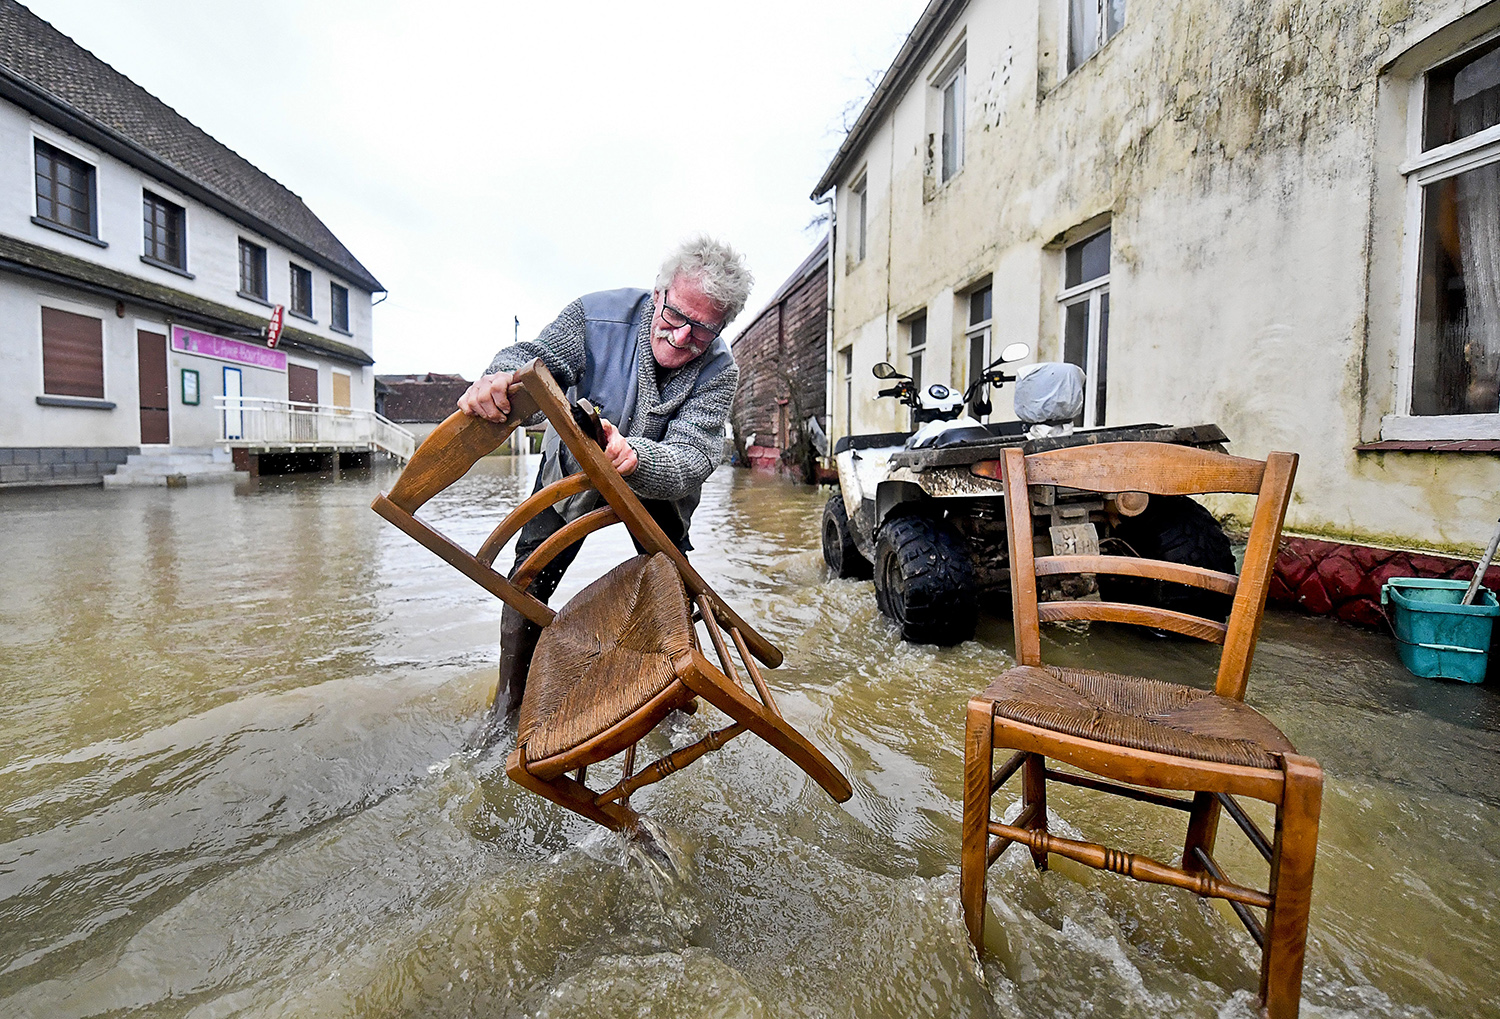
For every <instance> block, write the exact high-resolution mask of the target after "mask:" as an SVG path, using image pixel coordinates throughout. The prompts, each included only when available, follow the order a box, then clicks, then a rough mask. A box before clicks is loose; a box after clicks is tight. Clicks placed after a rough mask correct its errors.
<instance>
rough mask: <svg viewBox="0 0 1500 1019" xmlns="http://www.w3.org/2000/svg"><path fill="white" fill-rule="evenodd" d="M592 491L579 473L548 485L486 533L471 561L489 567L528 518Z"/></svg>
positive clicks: (587, 478) (586, 478)
mask: <svg viewBox="0 0 1500 1019" xmlns="http://www.w3.org/2000/svg"><path fill="white" fill-rule="evenodd" d="M593 487H594V486H593V484H591V483H590V482H589V476H588V475H587V474H584V473H583V472H581V471H580V472H579V473H577V474H569V475H568V476H567V477H566V478H562V479H561V480H558V481H554V482H552V484H550V485H548V486H547V487H546V488H543V489H542V490H541V491H540V492H533V493H532V494H531V496H530V497H529V498H527V499H526V501H525V502H523V503H521V505H519V506H517V507H516V508H515V509H513V510H511V511H510V512H509V513H508V514H506V517H505V519H504V520H502V521H500V524H499V526H498V527H496V528H495V529H494V530H493V531H491V532H490V536H489V537H488V538H486V539H484V544H483V545H480V546H479V551H478V552H476V553H475V554H474V558H476V559H478V560H479V561H480V562H482V563H484V564H485V565H489V564H491V563H493V562H494V561H495V557H496V556H497V555H499V554H500V550H501V549H502V548H504V547H505V543H506V542H508V541H510V539H512V538H514V537H515V536H516V535H517V534H519V533H520V531H521V528H523V527H525V526H526V525H527V523H529V522H530V520H531V518H532V517H534V516H536V515H537V514H538V513H540V512H541V511H542V510H544V509H546V508H547V507H548V506H551V505H553V504H555V503H559V502H561V501H562V500H564V499H569V498H572V497H573V496H575V495H578V494H579V493H580V492H585V491H587V490H588V489H590V488H593Z"/></svg>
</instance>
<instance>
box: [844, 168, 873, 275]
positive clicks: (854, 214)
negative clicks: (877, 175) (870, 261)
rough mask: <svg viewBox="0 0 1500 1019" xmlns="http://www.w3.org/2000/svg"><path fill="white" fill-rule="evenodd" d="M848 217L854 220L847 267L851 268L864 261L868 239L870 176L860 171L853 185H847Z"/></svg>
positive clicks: (867, 248)
mask: <svg viewBox="0 0 1500 1019" xmlns="http://www.w3.org/2000/svg"><path fill="white" fill-rule="evenodd" d="M849 204H850V205H852V206H853V207H854V208H852V209H850V210H849V216H850V218H851V219H853V220H854V242H853V244H852V245H851V248H852V250H851V251H850V252H849V256H850V259H849V266H850V268H853V267H854V266H856V265H858V264H859V263H861V262H863V261H864V260H865V256H866V255H867V254H868V251H869V239H870V233H869V230H870V220H869V216H870V175H869V172H868V171H866V170H861V171H860V173H859V176H858V177H856V178H855V179H854V183H853V184H850V185H849Z"/></svg>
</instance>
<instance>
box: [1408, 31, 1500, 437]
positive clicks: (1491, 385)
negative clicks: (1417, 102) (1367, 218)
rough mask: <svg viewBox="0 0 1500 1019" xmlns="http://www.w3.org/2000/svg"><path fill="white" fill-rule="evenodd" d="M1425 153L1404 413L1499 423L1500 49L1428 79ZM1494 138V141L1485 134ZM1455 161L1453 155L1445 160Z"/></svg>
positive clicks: (1485, 49)
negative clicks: (1497, 132) (1432, 156)
mask: <svg viewBox="0 0 1500 1019" xmlns="http://www.w3.org/2000/svg"><path fill="white" fill-rule="evenodd" d="M1425 96H1426V102H1425V104H1424V106H1423V110H1422V117H1423V123H1422V132H1421V135H1422V142H1421V144H1422V147H1423V151H1427V150H1430V149H1434V148H1439V147H1442V146H1447V147H1448V148H1447V149H1445V150H1444V152H1443V153H1438V156H1437V158H1436V160H1435V161H1434V160H1427V161H1425V162H1424V161H1422V159H1421V157H1420V156H1419V157H1418V159H1417V160H1416V162H1417V164H1418V165H1417V166H1416V167H1415V168H1409V170H1408V186H1409V187H1410V188H1413V189H1415V190H1416V192H1417V193H1416V194H1415V195H1414V200H1415V202H1416V203H1417V205H1418V206H1419V207H1420V214H1419V215H1420V219H1419V221H1418V222H1417V223H1416V229H1417V231H1418V236H1419V240H1418V253H1417V259H1416V261H1417V281H1416V287H1415V291H1416V307H1415V309H1414V313H1415V319H1416V321H1415V326H1414V329H1413V340H1412V347H1411V352H1412V353H1411V373H1410V377H1409V387H1410V389H1409V392H1410V398H1409V401H1408V408H1409V413H1410V414H1412V415H1414V416H1418V417H1429V418H1430V417H1440V416H1459V415H1465V416H1467V415H1481V414H1483V415H1493V414H1496V413H1500V269H1497V267H1500V228H1497V224H1500V141H1496V140H1493V139H1492V140H1490V141H1488V142H1486V141H1484V140H1483V139H1482V138H1481V139H1478V140H1476V142H1474V143H1469V144H1465V139H1469V138H1474V137H1475V136H1477V135H1479V134H1480V132H1483V131H1485V130H1486V129H1487V128H1491V127H1493V126H1495V125H1496V124H1497V123H1500V39H1497V40H1494V41H1491V42H1489V43H1486V44H1484V45H1481V46H1478V47H1475V48H1474V49H1472V50H1470V51H1468V52H1467V53H1465V54H1463V55H1462V56H1460V57H1458V58H1456V59H1453V60H1449V61H1447V62H1446V63H1444V64H1441V65H1439V66H1438V67H1435V68H1433V69H1432V70H1431V71H1428V72H1427V74H1426V76H1425ZM1491 133H1493V132H1491ZM1455 149H1456V150H1457V151H1451V150H1455Z"/></svg>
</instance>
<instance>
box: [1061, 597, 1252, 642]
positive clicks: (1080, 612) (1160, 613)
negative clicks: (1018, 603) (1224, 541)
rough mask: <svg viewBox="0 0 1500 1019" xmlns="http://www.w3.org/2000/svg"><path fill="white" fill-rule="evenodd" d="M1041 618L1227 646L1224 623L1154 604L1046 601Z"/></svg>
mask: <svg viewBox="0 0 1500 1019" xmlns="http://www.w3.org/2000/svg"><path fill="white" fill-rule="evenodd" d="M1036 612H1037V619H1039V620H1040V621H1041V622H1043V623H1061V622H1065V621H1066V620H1069V619H1091V620H1095V621H1097V622H1101V623H1130V624H1131V625H1133V626H1149V627H1151V628H1152V629H1154V630H1171V631H1172V632H1173V633H1180V634H1182V635H1183V636H1186V637H1197V638H1198V639H1199V640H1206V641H1208V642H1209V643H1211V644H1222V643H1224V635H1225V632H1226V631H1227V630H1228V627H1227V626H1226V625H1225V624H1223V623H1217V622H1214V621H1213V620H1212V619H1204V618H1202V617H1201V616H1194V615H1189V614H1188V613H1186V612H1173V611H1172V610H1171V609H1159V608H1156V607H1155V606H1151V605H1132V604H1130V603H1129V602H1114V601H1045V602H1041V603H1040V604H1038V605H1037V610H1036Z"/></svg>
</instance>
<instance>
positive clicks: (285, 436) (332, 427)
mask: <svg viewBox="0 0 1500 1019" xmlns="http://www.w3.org/2000/svg"><path fill="white" fill-rule="evenodd" d="M214 405H215V407H216V408H217V409H218V412H219V441H220V442H223V443H226V444H229V445H246V446H254V445H275V446H290V447H296V446H329V445H348V446H358V445H367V446H374V447H377V448H379V449H383V450H385V451H387V452H388V453H391V454H393V455H395V456H396V457H398V458H400V459H401V460H409V459H411V455H412V453H414V452H415V451H416V448H417V438H416V436H415V435H413V434H412V433H411V432H409V431H407V430H406V429H405V428H402V427H401V426H400V425H398V424H396V423H395V422H394V421H391V420H389V419H387V418H385V417H382V416H381V415H379V414H377V413H375V412H374V411H372V410H363V409H360V408H356V407H332V406H329V405H327V404H321V403H296V402H294V401H291V400H275V399H271V398H268V397H263V396H215V397H214Z"/></svg>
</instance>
